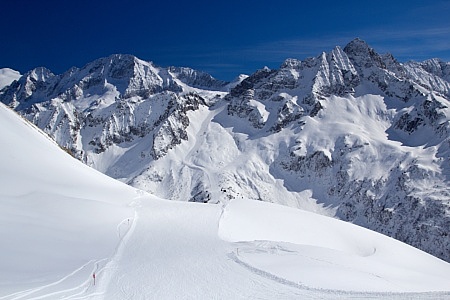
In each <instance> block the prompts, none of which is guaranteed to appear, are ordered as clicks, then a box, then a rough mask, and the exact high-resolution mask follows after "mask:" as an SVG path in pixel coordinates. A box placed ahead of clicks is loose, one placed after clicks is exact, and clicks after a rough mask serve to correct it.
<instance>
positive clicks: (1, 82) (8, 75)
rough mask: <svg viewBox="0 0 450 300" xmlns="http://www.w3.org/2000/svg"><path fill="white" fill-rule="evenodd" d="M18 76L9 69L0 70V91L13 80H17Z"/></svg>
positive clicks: (16, 72)
mask: <svg viewBox="0 0 450 300" xmlns="http://www.w3.org/2000/svg"><path fill="white" fill-rule="evenodd" d="M20 76H21V75H20V73H19V72H18V71H15V70H12V69H9V68H3V69H0V90H1V89H3V88H4V87H5V86H8V85H10V84H11V82H13V81H14V80H17V79H19V78H20Z"/></svg>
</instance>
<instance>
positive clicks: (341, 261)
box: [0, 104, 450, 300]
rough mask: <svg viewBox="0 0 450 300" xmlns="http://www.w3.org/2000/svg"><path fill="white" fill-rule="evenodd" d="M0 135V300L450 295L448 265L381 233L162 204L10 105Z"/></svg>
mask: <svg viewBox="0 0 450 300" xmlns="http://www.w3.org/2000/svg"><path fill="white" fill-rule="evenodd" d="M0 135H1V136H2V140H3V141H4V144H2V145H3V146H2V147H1V148H0V171H1V174H3V175H4V176H3V177H2V180H1V181H0V239H1V241H2V247H0V256H1V257H2V259H1V260H0V299H3V300H10V299H15V300H20V299H95V300H100V299H113V300H115V299H118V300H119V299H181V298H189V299H254V298H258V299H297V298H300V299H349V298H352V299H366V298H371V299H374V298H382V299H386V298H388V299H433V300H435V299H448V297H449V296H450V286H449V285H448V282H449V281H450V264H449V263H447V262H444V261H442V260H440V259H438V258H436V257H433V256H431V255H429V254H427V253H425V252H422V251H420V250H418V249H415V248H413V247H411V246H408V245H406V244H404V243H401V242H399V241H396V240H394V239H391V238H388V237H386V236H384V235H381V234H378V233H375V232H373V231H370V230H367V229H364V228H361V227H359V226H355V225H353V224H349V223H347V222H343V221H339V220H336V219H334V218H329V217H324V216H321V215H318V214H313V213H310V212H306V211H301V210H298V209H293V208H288V207H284V206H280V205H276V204H272V203H264V202H259V201H249V200H238V199H235V200H232V201H229V202H228V203H227V204H223V205H211V204H203V203H187V202H180V201H167V200H162V199H158V198H157V197H155V196H151V195H149V194H147V193H145V192H144V191H140V190H136V189H134V188H132V187H130V186H127V185H125V184H123V183H120V182H118V181H116V180H113V179H111V178H109V177H107V176H105V175H103V174H101V173H99V172H97V171H95V170H93V169H92V168H89V167H87V166H85V165H83V164H82V163H81V162H79V161H77V160H75V159H73V158H72V157H70V156H69V155H68V154H67V153H65V152H64V151H62V149H60V148H59V147H58V146H57V145H56V143H54V142H53V141H52V140H51V139H50V138H49V137H48V136H47V135H46V134H45V133H43V132H42V131H40V130H39V129H37V127H35V126H34V125H32V124H30V123H29V122H27V121H25V120H23V119H22V118H20V117H19V116H18V115H17V114H16V113H14V112H13V111H12V110H10V109H8V108H7V107H5V106H4V105H3V104H0ZM94 275H95V277H94Z"/></svg>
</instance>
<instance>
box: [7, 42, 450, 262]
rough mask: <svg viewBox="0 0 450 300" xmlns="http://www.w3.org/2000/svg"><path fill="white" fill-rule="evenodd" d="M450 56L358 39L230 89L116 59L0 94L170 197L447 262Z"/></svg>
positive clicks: (98, 163) (116, 170)
mask: <svg viewBox="0 0 450 300" xmlns="http://www.w3.org/2000/svg"><path fill="white" fill-rule="evenodd" d="M449 70H450V63H446V62H442V61H440V60H437V59H432V60H428V61H425V62H422V63H418V62H409V63H404V64H402V63H399V62H398V61H396V60H395V58H394V57H393V56H392V55H390V54H385V55H380V54H378V53H377V52H376V51H375V50H374V49H373V48H371V47H370V46H369V45H368V44H367V43H365V42H364V41H362V40H360V39H355V40H353V41H351V42H350V43H349V44H348V45H346V46H345V47H344V48H343V49H341V48H340V47H336V48H335V49H333V50H332V51H330V52H328V53H325V52H324V53H322V54H320V55H319V56H317V57H313V58H308V59H305V60H303V61H300V60H297V59H287V60H286V61H285V62H284V63H283V64H282V65H281V66H280V68H279V69H277V70H271V69H269V68H263V69H261V70H258V71H256V72H255V73H254V74H251V75H250V76H248V77H243V76H241V77H240V78H239V80H237V81H236V82H233V83H227V82H223V81H220V80H216V79H214V78H212V77H211V76H210V75H208V74H206V73H202V72H198V71H195V70H192V69H189V68H178V67H169V68H161V67H157V66H155V65H153V64H152V63H149V62H144V61H142V60H139V59H137V58H136V57H134V56H131V55H112V56H110V57H108V58H103V59H99V60H96V61H94V62H92V63H90V64H88V65H86V66H85V67H83V68H81V69H77V68H73V69H71V70H69V71H67V72H66V73H64V74H61V75H54V74H52V73H51V72H50V71H49V70H47V69H45V68H38V69H35V70H32V71H30V72H29V73H27V74H25V75H23V76H22V77H21V78H20V79H19V80H17V81H15V82H13V83H12V84H10V85H9V86H7V87H6V88H4V89H3V90H1V91H0V101H1V102H3V103H5V104H7V105H9V106H10V107H12V108H14V109H15V110H16V111H18V112H19V113H20V114H22V115H23V116H24V117H26V118H27V119H29V120H30V121H32V122H33V123H35V124H36V125H37V126H39V127H40V128H42V129H43V130H44V131H46V132H47V133H48V134H49V135H51V136H52V137H53V138H54V139H55V140H56V141H57V142H58V143H59V144H60V145H61V146H62V147H65V148H67V149H69V150H70V151H71V152H72V153H73V154H74V156H76V157H78V158H79V159H81V160H82V161H84V162H85V163H86V164H88V165H90V166H92V167H94V168H96V169H98V170H100V171H102V172H104V173H106V174H107V175H110V176H112V177H114V178H117V179H119V180H122V181H125V182H127V183H129V184H131V185H133V186H136V187H139V188H142V189H145V190H147V191H150V192H152V193H155V194H157V195H159V196H161V197H164V198H168V199H177V200H186V201H202V202H213V203H216V202H222V203H226V202H227V201H229V200H230V199H233V198H240V197H242V198H249V199H255V200H263V201H269V202H276V203H281V204H284V205H288V206H294V207H299V208H302V209H306V210H310V211H315V212H318V213H321V214H325V215H331V216H335V217H338V218H341V219H344V220H347V221H350V222H354V223H356V224H359V225H362V226H365V227H367V228H370V229H373V230H376V231H378V232H382V233H384V234H387V235H389V236H392V237H394V238H397V239H399V240H402V241H404V242H407V243H409V244H411V245H413V246H415V247H418V248H420V249H422V250H425V251H427V252H429V253H432V254H434V255H436V256H438V257H440V258H442V259H445V260H447V261H450V256H449V253H450V237H449V232H450V185H449V181H450V158H449V157H450V138H449V136H450V123H449V122H450V109H449V107H450V101H449V97H450V94H449V93H450V92H449V91H450V88H449V87H450V81H449V80H450V75H449V74H450V71H449Z"/></svg>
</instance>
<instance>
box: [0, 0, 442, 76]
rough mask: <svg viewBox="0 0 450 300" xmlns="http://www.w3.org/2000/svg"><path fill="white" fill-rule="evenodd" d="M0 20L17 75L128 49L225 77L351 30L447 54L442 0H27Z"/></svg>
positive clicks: (422, 54)
mask: <svg viewBox="0 0 450 300" xmlns="http://www.w3.org/2000/svg"><path fill="white" fill-rule="evenodd" d="M5 2H6V3H5ZM0 22H1V23H2V31H1V45H0V68H3V67H9V68H12V69H16V70H18V71H20V72H21V73H24V72H26V71H28V70H30V69H32V68H34V67H38V66H45V67H47V68H49V69H50V70H52V71H53V72H54V73H56V74H59V73H62V72H64V71H65V70H67V69H69V68H70V67H72V66H76V67H82V66H83V65H85V64H86V63H88V62H90V61H92V60H94V59H97V58H100V57H104V56H108V55H110V54H113V53H128V54H133V55H136V56H137V57H139V58H141V59H143V60H149V61H153V62H154V63H155V64H156V65H160V66H169V65H174V66H187V67H192V68H195V69H199V70H203V71H206V72H209V73H210V74H212V75H213V76H214V77H216V78H219V79H224V80H231V79H232V78H234V77H235V76H237V75H238V74H240V73H246V74H250V73H252V72H254V71H255V70H256V69H259V68H262V67H264V66H269V67H271V68H277V67H278V66H279V65H280V64H281V63H282V62H283V60H284V59H286V58H290V57H293V58H298V59H305V58H307V57H310V56H316V55H318V54H320V53H321V52H322V51H330V50H331V49H332V48H334V46H336V45H339V46H342V47H343V46H345V45H346V44H347V43H348V42H349V41H351V40H352V39H353V38H355V37H359V38H361V39H364V40H365V41H366V42H368V43H369V45H371V46H372V47H373V48H375V50H376V51H378V52H380V53H385V52H390V53H392V54H393V55H394V56H395V57H396V58H397V59H398V60H399V61H406V60H424V59H427V58H433V57H439V58H442V59H443V60H446V61H450V1H448V0H446V1H440V0H436V1H415V0H408V1H403V0H399V1H396V0H390V1H365V0H359V1H353V0H351V1H326V0H323V1H320V2H319V1H300V0H296V1H295V0H293V1H290V0H289V1H283V0H278V1H274V0H271V1H266V0H259V1H256V0H255V1H245V0H240V1H234V0H231V1H195V0H193V1H173V0H172V1H171V0H160V1H139V0H128V1H114V0H110V1H103V0H101V1H96V0H78V1H61V0H43V1H32V0H23V1H4V3H3V4H2V5H1V7H0Z"/></svg>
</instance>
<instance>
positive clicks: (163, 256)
mask: <svg viewBox="0 0 450 300" xmlns="http://www.w3.org/2000/svg"><path fill="white" fill-rule="evenodd" d="M143 202H145V201H143ZM141 203H142V202H141ZM222 212H223V209H222V207H221V206H219V205H211V204H207V205H201V204H197V203H181V205H180V203H173V202H167V203H165V201H159V202H157V203H152V202H150V203H143V205H142V206H141V205H137V207H136V211H135V215H134V217H133V218H129V220H130V221H128V219H125V220H123V221H122V222H121V223H119V224H118V225H117V235H118V236H119V237H120V242H119V243H118V245H117V247H116V250H115V251H114V253H113V255H112V256H111V257H110V258H109V259H102V260H99V261H90V262H88V263H87V264H85V265H84V266H82V267H80V268H79V269H77V270H75V271H74V272H73V273H71V274H69V275H68V276H66V277H64V278H62V279H61V280H59V281H57V282H54V283H52V284H48V285H45V286H42V287H38V288H34V289H30V290H26V291H23V292H18V293H14V294H12V295H8V296H5V297H2V298H0V299H2V300H20V299H36V300H37V299H55V298H58V299H71V300H74V299H78V300H86V299H90V300H100V299H175V298H178V299H179V298H180V295H183V296H182V298H183V299H318V298H320V299H367V298H372V299H373V298H383V299H448V297H449V296H450V294H449V293H439V292H434V293H380V292H375V293H364V292H351V291H340V290H331V289H320V288H312V287H308V286H307V285H305V284H302V283H301V282H293V281H290V280H287V279H285V278H282V277H279V276H276V275H274V274H271V273H269V272H267V271H265V270H262V269H258V268H256V267H254V266H252V265H251V264H249V263H247V262H245V261H243V260H242V259H241V258H240V255H239V249H240V248H237V247H239V245H240V243H229V242H225V241H223V240H221V239H220V238H218V236H217V228H218V223H219V222H220V219H221V217H222ZM193 215H197V217H196V218H192V216H193ZM128 222H129V223H128ZM269 242H270V241H269ZM259 243H261V241H259ZM270 243H275V244H276V242H270ZM245 245H246V248H245V249H241V251H245V252H247V251H248V250H249V249H248V247H253V248H255V249H256V248H258V245H257V243H256V244H255V243H252V242H250V243H249V242H246V243H245ZM236 249H237V250H236ZM234 250H236V252H234ZM250 250H251V249H250ZM88 270H90V272H87V271H88ZM82 271H84V272H82ZM79 272H82V273H83V276H87V278H86V277H85V279H84V281H81V283H79V284H78V285H77V284H75V286H74V287H66V286H63V285H62V283H63V282H65V281H70V279H71V278H72V277H73V276H74V275H76V274H78V273H79ZM93 272H95V274H96V275H97V277H96V279H97V283H96V285H95V286H94V285H93V279H92V273H93ZM76 282H77V281H73V283H76ZM78 282H79V281H78Z"/></svg>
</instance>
